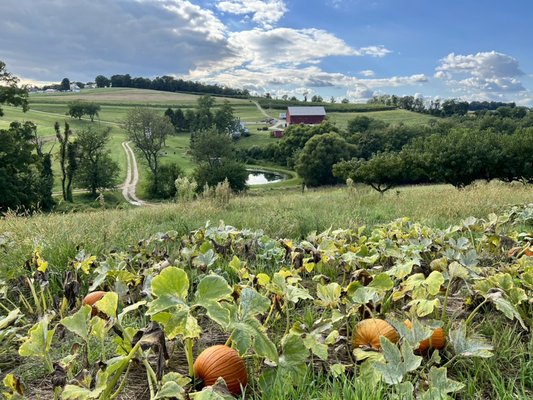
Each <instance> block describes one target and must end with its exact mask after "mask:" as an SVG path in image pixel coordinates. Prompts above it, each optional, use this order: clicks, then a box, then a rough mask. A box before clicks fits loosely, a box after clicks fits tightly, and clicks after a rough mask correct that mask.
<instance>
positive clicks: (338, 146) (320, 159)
mask: <svg viewBox="0 0 533 400" xmlns="http://www.w3.org/2000/svg"><path fill="white" fill-rule="evenodd" d="M353 150H354V149H353V146H352V145H350V144H349V143H347V142H346V140H344V138H342V137H341V136H339V135H338V134H337V133H326V134H323V135H319V136H314V137H312V138H311V139H309V141H308V142H307V143H306V144H305V147H304V148H303V150H302V152H301V153H300V155H299V157H298V161H297V163H296V172H298V174H299V175H300V176H301V177H302V178H303V180H304V183H305V184H306V185H307V186H320V185H332V184H335V183H338V182H339V179H338V178H337V177H335V176H334V175H333V171H332V168H333V165H335V164H336V163H338V162H340V161H342V160H348V159H350V158H351V156H352V152H353Z"/></svg>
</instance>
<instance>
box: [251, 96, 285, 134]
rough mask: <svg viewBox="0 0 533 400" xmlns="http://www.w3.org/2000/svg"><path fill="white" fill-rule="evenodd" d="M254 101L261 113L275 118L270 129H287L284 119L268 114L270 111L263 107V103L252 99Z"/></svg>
mask: <svg viewBox="0 0 533 400" xmlns="http://www.w3.org/2000/svg"><path fill="white" fill-rule="evenodd" d="M252 102H253V103H254V104H255V106H256V107H257V109H258V110H259V111H260V112H261V114H263V115H264V116H265V117H267V118H269V119H273V120H274V122H273V125H272V126H271V127H270V129H273V130H276V129H281V130H283V129H285V121H284V120H282V119H278V118H274V117H272V116H271V115H268V113H267V112H266V111H265V110H264V109H263V107H261V104H259V103H258V102H257V101H255V100H252Z"/></svg>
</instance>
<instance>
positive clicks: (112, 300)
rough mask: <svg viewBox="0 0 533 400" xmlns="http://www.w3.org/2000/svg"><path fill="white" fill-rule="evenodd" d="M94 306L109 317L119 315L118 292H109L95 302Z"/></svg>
mask: <svg viewBox="0 0 533 400" xmlns="http://www.w3.org/2000/svg"><path fill="white" fill-rule="evenodd" d="M94 306H95V307H96V308H97V309H98V311H100V312H103V313H104V314H105V315H107V316H108V317H109V318H114V317H116V316H117V307H118V294H116V293H115V292H107V293H106V294H105V296H104V297H102V298H101V299H100V300H98V301H97V302H96V303H94Z"/></svg>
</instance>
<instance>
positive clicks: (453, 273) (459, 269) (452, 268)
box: [448, 261, 468, 280]
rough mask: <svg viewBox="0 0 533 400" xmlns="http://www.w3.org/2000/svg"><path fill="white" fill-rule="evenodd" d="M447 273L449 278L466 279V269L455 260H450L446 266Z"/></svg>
mask: <svg viewBox="0 0 533 400" xmlns="http://www.w3.org/2000/svg"><path fill="white" fill-rule="evenodd" d="M448 274H449V275H450V280H452V279H463V280H465V279H468V270H467V269H466V268H465V267H463V266H462V265H461V264H459V263H458V262H457V261H454V262H452V263H451V264H450V265H449V266H448Z"/></svg>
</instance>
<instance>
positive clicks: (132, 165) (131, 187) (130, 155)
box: [122, 142, 146, 206]
mask: <svg viewBox="0 0 533 400" xmlns="http://www.w3.org/2000/svg"><path fill="white" fill-rule="evenodd" d="M122 147H123V148H124V151H125V152H126V159H127V160H128V172H127V174H126V180H125V181H124V184H123V185H122V195H123V196H124V198H125V199H126V201H127V202H128V203H130V204H131V205H134V206H143V205H146V202H145V201H143V200H141V199H139V198H138V197H137V195H136V194H135V189H136V188H137V184H138V183H139V170H138V168H137V160H136V159H135V153H134V152H133V150H132V149H131V147H130V145H129V142H122Z"/></svg>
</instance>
